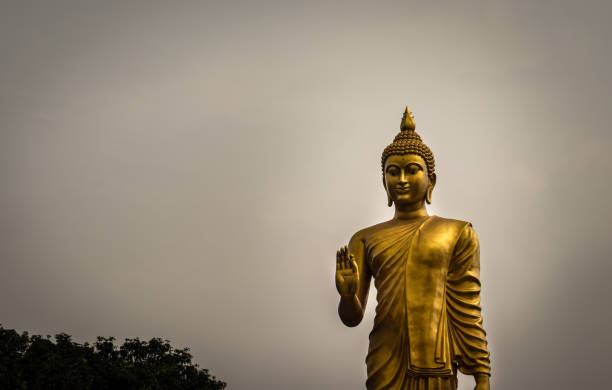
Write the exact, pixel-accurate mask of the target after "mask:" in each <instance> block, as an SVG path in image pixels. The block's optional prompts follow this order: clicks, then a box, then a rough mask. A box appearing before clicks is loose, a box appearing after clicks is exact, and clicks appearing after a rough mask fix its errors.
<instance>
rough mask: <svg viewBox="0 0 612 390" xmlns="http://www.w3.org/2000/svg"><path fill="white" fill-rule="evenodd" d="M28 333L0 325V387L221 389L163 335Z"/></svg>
mask: <svg viewBox="0 0 612 390" xmlns="http://www.w3.org/2000/svg"><path fill="white" fill-rule="evenodd" d="M54 339H55V340H52V339H51V337H50V336H47V337H46V338H45V337H42V336H38V335H32V336H30V335H29V334H28V333H27V332H23V333H22V334H19V333H17V332H16V331H15V330H12V329H5V328H3V327H2V326H0V389H7V390H8V389H10V390H13V389H15V390H43V389H44V390H72V389H75V390H76V389H79V390H106V389H126V390H179V389H180V390H222V389H224V388H225V386H226V384H225V383H224V382H222V381H220V380H218V379H216V378H215V377H214V376H211V375H210V374H209V373H208V370H206V369H201V368H199V367H198V365H197V364H195V363H192V362H191V359H192V356H191V354H190V353H189V349H188V348H185V349H174V348H173V347H172V346H171V345H170V342H169V341H168V340H162V339H160V338H152V339H151V340H149V341H141V340H139V339H138V338H134V339H126V340H125V342H124V343H123V344H122V345H121V346H116V345H115V343H114V342H115V339H114V338H113V337H109V338H104V337H98V338H97V341H96V342H95V343H93V344H92V345H90V344H89V343H84V344H79V343H76V342H74V341H72V340H71V337H70V336H69V335H67V334H65V333H61V334H58V335H56V336H55V338H54Z"/></svg>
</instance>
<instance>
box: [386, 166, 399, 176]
mask: <svg viewBox="0 0 612 390" xmlns="http://www.w3.org/2000/svg"><path fill="white" fill-rule="evenodd" d="M387 173H388V174H389V175H391V176H397V173H398V171H397V168H395V167H392V168H389V169H387Z"/></svg>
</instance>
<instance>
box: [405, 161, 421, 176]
mask: <svg viewBox="0 0 612 390" xmlns="http://www.w3.org/2000/svg"><path fill="white" fill-rule="evenodd" d="M420 170H421V167H419V166H418V165H414V164H413V165H410V166H409V167H408V173H410V174H412V175H414V174H415V173H417V172H419V171H420Z"/></svg>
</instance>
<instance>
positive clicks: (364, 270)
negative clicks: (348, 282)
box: [338, 233, 372, 327]
mask: <svg viewBox="0 0 612 390" xmlns="http://www.w3.org/2000/svg"><path fill="white" fill-rule="evenodd" d="M348 252H349V254H350V255H352V256H353V258H354V259H353V260H354V264H355V265H356V272H357V273H358V281H357V291H356V292H355V293H354V294H352V295H341V296H340V303H339V305H338V314H339V315H340V319H341V320H342V323H344V325H346V326H349V327H354V326H357V325H359V323H360V322H361V320H362V319H363V314H364V312H365V308H366V304H367V302H368V292H369V290H370V282H371V280H372V274H371V273H370V269H369V267H368V264H367V262H366V256H365V245H364V242H363V238H362V235H361V234H360V233H356V234H355V235H353V237H352V238H351V240H350V242H349V245H348Z"/></svg>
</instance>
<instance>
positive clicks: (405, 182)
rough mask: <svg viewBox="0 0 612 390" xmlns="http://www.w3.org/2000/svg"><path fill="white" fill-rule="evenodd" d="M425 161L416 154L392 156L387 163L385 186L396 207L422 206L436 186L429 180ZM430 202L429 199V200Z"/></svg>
mask: <svg viewBox="0 0 612 390" xmlns="http://www.w3.org/2000/svg"><path fill="white" fill-rule="evenodd" d="M427 174H428V172H427V165H426V164H425V160H423V158H422V157H421V156H419V155H416V154H403V155H399V156H398V155H392V156H389V157H388V158H387V160H386V161H385V179H384V180H383V184H384V185H385V189H386V190H387V195H388V196H389V198H390V199H391V200H393V202H394V203H395V205H396V207H405V206H410V205H414V204H419V205H420V204H421V203H422V202H423V201H424V200H425V199H426V196H427V194H428V192H429V197H431V190H432V189H433V186H434V184H435V182H434V181H430V180H429V176H428V175H427ZM428 202H429V199H428Z"/></svg>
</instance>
